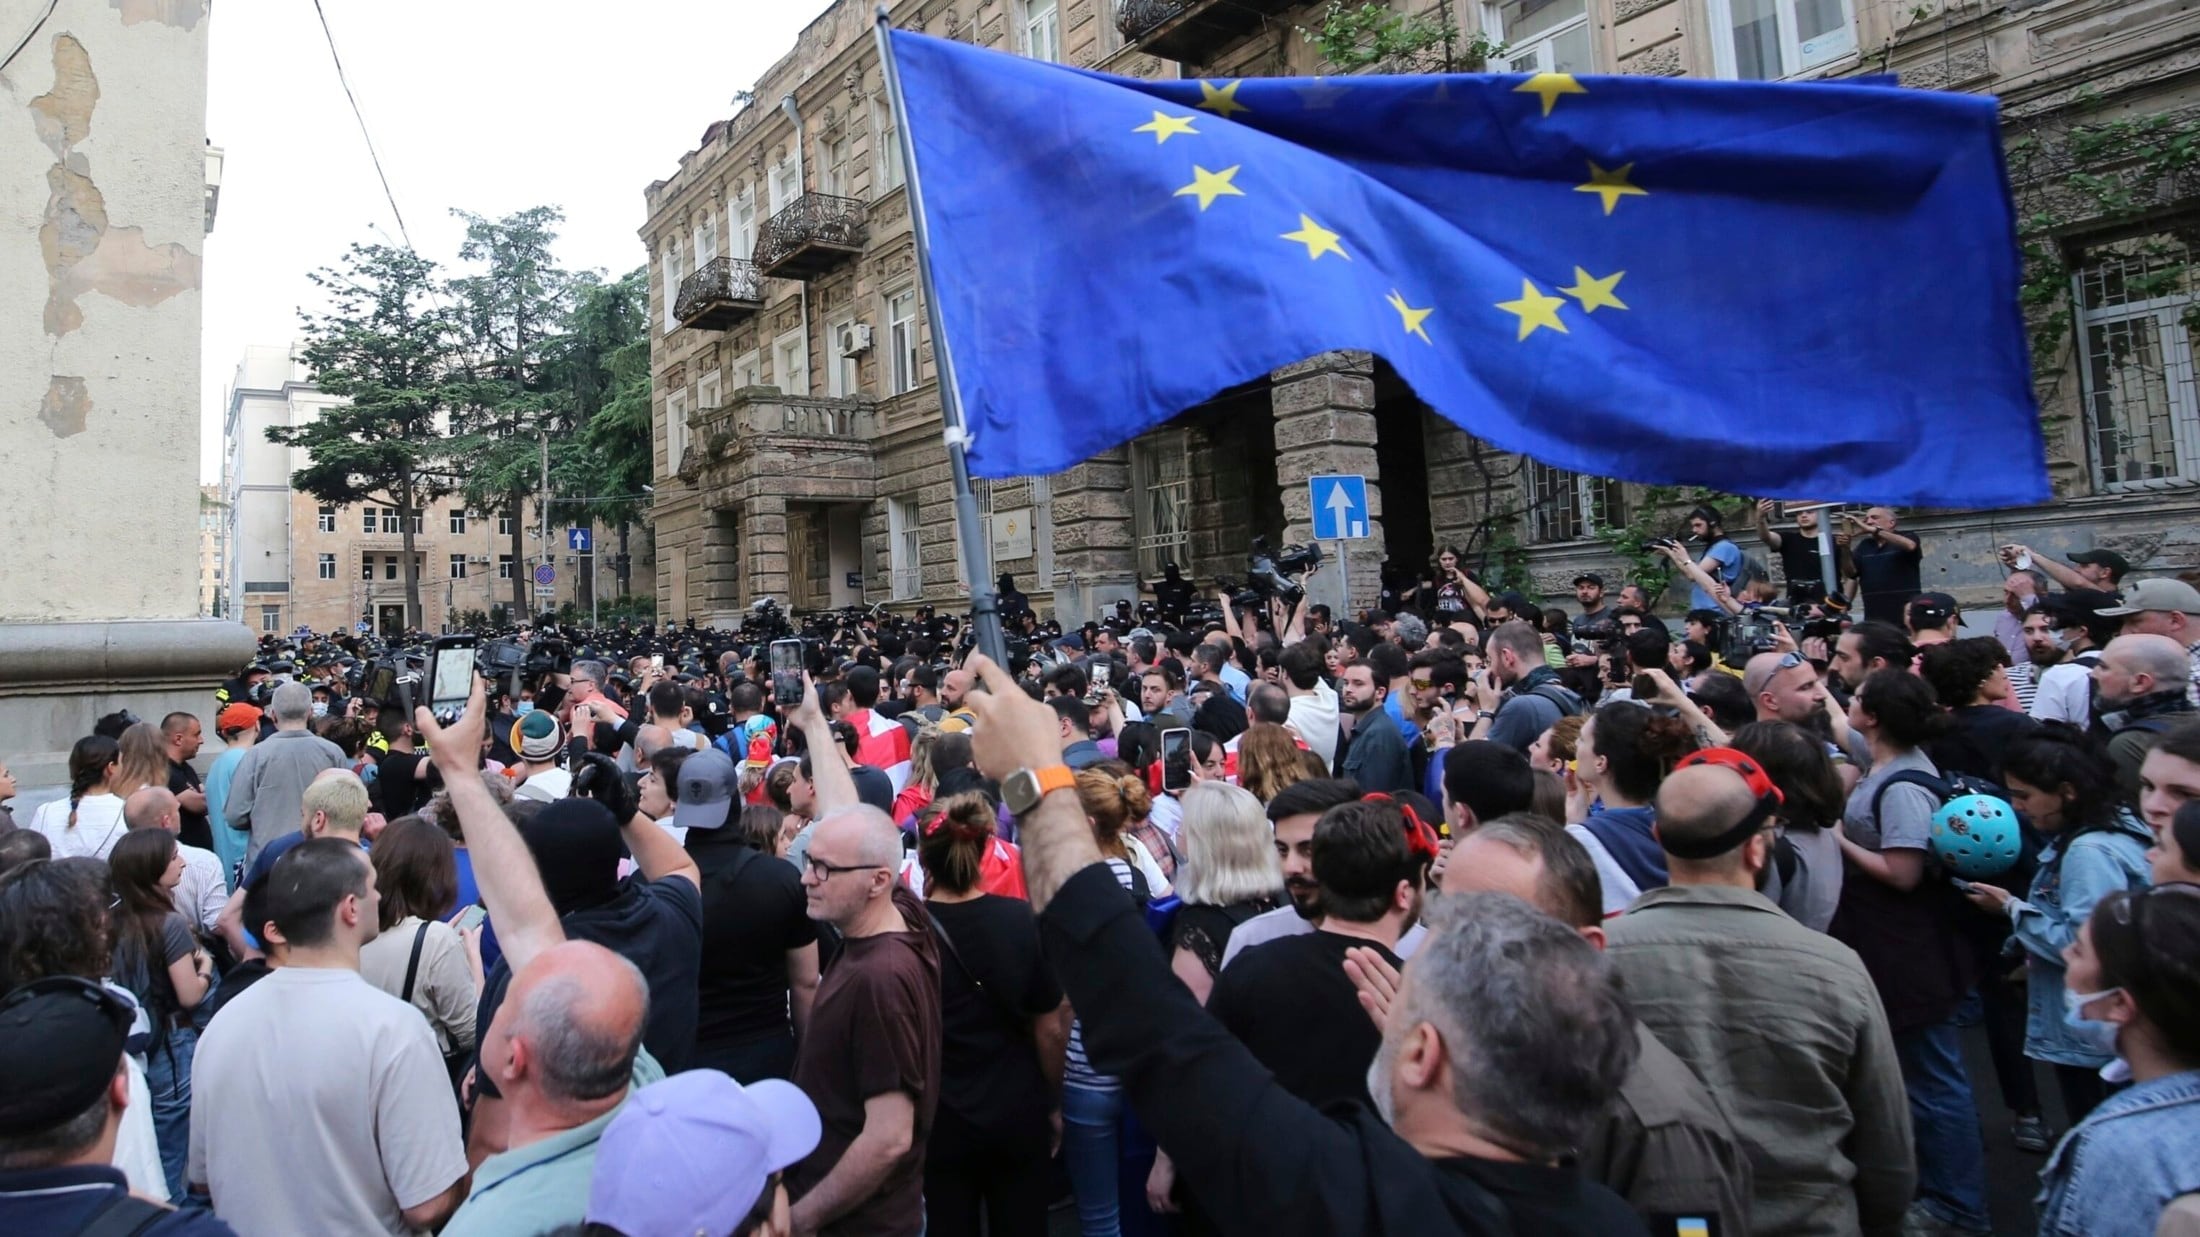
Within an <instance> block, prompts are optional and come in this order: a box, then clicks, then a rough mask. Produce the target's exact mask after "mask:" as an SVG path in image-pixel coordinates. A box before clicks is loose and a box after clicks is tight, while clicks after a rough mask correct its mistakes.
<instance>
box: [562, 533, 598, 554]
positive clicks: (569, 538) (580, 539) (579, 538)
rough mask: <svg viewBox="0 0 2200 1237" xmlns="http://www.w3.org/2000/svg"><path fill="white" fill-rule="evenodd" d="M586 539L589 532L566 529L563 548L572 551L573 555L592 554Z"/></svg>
mask: <svg viewBox="0 0 2200 1237" xmlns="http://www.w3.org/2000/svg"><path fill="white" fill-rule="evenodd" d="M588 538H589V530H587V529H585V528H568V529H566V530H565V548H566V549H568V550H571V551H573V552H574V553H575V554H589V553H593V551H591V550H590V549H589V548H588V546H589V542H588Z"/></svg>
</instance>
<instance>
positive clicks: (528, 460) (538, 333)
mask: <svg viewBox="0 0 2200 1237" xmlns="http://www.w3.org/2000/svg"><path fill="white" fill-rule="evenodd" d="M453 213H454V214H456V215H457V216H458V217H459V218H461V219H464V220H465V221H466V239H465V240H464V242H462V243H461V244H460V245H459V250H458V256H459V260H460V261H462V262H465V263H468V264H470V270H469V271H468V273H466V274H464V275H460V276H458V277H456V278H454V279H452V280H451V281H450V295H451V297H452V298H453V299H454V300H456V301H457V303H458V304H457V308H456V309H455V310H454V313H455V315H456V316H457V318H458V321H459V322H460V324H461V327H462V330H463V339H464V358H465V359H464V364H463V366H462V368H463V374H462V375H461V376H460V377H459V378H458V380H457V381H458V382H459V383H460V384H461V385H462V387H463V389H464V391H465V399H464V404H463V407H462V408H461V410H460V413H459V416H458V418H457V420H456V423H455V426H454V428H455V429H456V430H457V432H458V435H459V443H458V449H457V452H456V455H457V459H458V464H459V469H460V472H461V474H462V476H463V488H464V491H465V495H466V501H467V503H468V504H469V505H471V506H474V507H479V508H481V509H483V510H491V511H496V512H499V513H500V514H503V515H507V516H510V517H512V561H513V562H515V563H522V564H524V563H529V562H531V561H533V556H531V555H529V554H528V553H527V552H526V537H527V535H528V533H529V532H531V531H539V530H530V529H528V528H527V527H526V523H527V518H526V517H527V499H528V496H529V495H532V494H534V493H536V492H537V491H538V489H539V487H540V485H541V481H542V464H541V440H542V436H544V435H548V436H550V438H551V440H552V444H553V448H552V449H553V453H555V452H556V451H557V450H558V448H559V446H560V444H563V443H565V442H567V441H569V439H570V437H571V435H572V434H573V433H574V431H575V430H576V429H578V421H577V419H576V417H575V415H574V414H575V410H574V408H573V405H572V401H571V400H570V398H568V394H567V392H566V391H565V390H564V389H563V388H562V387H561V385H560V383H559V382H558V379H557V365H558V362H559V360H560V358H561V357H562V355H563V353H564V350H565V349H566V347H567V343H568V322H569V319H570V318H571V316H572V314H573V308H574V305H575V303H576V299H577V297H578V296H579V294H580V292H581V290H582V289H583V288H584V287H586V286H587V285H588V284H590V283H592V282H593V279H594V277H593V276H592V275H584V274H583V275H577V274H575V273H573V272H571V271H568V270H566V269H564V268H563V267H561V266H559V265H558V263H557V259H556V257H555V255H553V254H552V252H551V249H552V247H553V246H554V245H555V244H556V243H557V239H558V232H557V228H558V225H559V224H561V223H563V222H564V221H565V215H564V212H562V211H560V210H559V209H558V208H557V207H554V206H532V207H529V208H527V209H526V210H522V211H518V212H515V213H513V214H510V215H506V216H504V217H503V218H501V219H490V218H488V217H486V216H482V215H476V214H473V213H471V212H468V211H455V212H453ZM553 548H554V547H552V546H542V547H539V552H540V553H543V554H548V553H550V552H551V551H552V549H553ZM526 575H527V573H526V572H525V571H523V570H522V571H515V572H513V573H512V605H513V607H514V610H515V612H517V613H525V612H526V611H527V609H528V605H527V596H526V591H527V581H526V579H525V577H526Z"/></svg>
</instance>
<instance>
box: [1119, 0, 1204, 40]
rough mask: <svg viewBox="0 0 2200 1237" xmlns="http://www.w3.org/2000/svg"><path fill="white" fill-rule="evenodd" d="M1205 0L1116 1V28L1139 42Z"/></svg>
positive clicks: (1125, 36)
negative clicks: (1157, 27)
mask: <svg viewBox="0 0 2200 1237" xmlns="http://www.w3.org/2000/svg"><path fill="white" fill-rule="evenodd" d="M1204 2H1205V0H1116V5H1115V28H1116V29H1117V30H1119V31H1121V32H1122V34H1123V37H1124V38H1126V39H1129V40H1131V41H1132V42H1134V43H1135V42H1137V41H1138V40H1139V39H1140V38H1142V37H1143V36H1144V35H1145V33H1146V32H1147V31H1149V30H1151V29H1153V28H1154V27H1155V26H1158V25H1160V24H1161V23H1162V22H1165V21H1167V20H1169V19H1170V18H1172V17H1175V16H1176V15H1178V14H1180V13H1183V12H1186V11H1188V10H1190V9H1193V8H1195V7H1197V6H1198V5H1200V4H1201V3H1204Z"/></svg>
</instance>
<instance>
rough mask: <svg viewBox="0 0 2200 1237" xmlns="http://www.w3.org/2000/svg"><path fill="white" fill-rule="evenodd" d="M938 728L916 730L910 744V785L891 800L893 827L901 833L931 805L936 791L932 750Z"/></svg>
mask: <svg viewBox="0 0 2200 1237" xmlns="http://www.w3.org/2000/svg"><path fill="white" fill-rule="evenodd" d="M939 741H940V728H939V727H938V726H936V725H934V724H932V723H931V722H923V723H920V724H919V725H918V726H917V733H916V737H915V738H912V739H911V740H909V784H908V785H906V786H904V787H902V788H901V793H900V794H899V795H896V796H894V810H893V813H892V815H893V818H894V823H895V824H897V825H899V826H901V827H902V828H903V829H907V828H908V827H909V822H910V821H913V820H915V819H916V818H917V813H918V812H920V811H923V810H924V805H925V804H927V803H930V802H932V796H933V794H934V793H936V792H937V791H938V789H939V785H940V777H939V773H938V772H937V771H936V770H935V769H934V768H933V762H932V749H933V748H934V747H935V746H937V745H938V744H939Z"/></svg>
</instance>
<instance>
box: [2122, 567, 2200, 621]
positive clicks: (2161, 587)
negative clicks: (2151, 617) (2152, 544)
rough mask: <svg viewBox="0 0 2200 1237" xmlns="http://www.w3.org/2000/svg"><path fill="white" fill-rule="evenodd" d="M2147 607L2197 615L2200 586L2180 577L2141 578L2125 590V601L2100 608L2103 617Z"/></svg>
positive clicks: (2142, 612) (2146, 609)
mask: <svg viewBox="0 0 2200 1237" xmlns="http://www.w3.org/2000/svg"><path fill="white" fill-rule="evenodd" d="M2150 610H2160V611H2163V612H2165V613H2176V614H2193V615H2200V589H2196V588H2194V587H2193V586H2192V585H2190V584H2187V583H2185V582H2184V581H2183V580H2173V579H2169V578H2166V577H2165V578H2163V579H2159V580H2141V581H2139V582H2138V583H2136V584H2132V585H2128V586H2126V587H2125V589H2124V604H2122V605H2120V606H2115V607H2113V608H2110V609H2106V610H2102V611H2100V612H2099V613H2100V615H2101V617H2102V618H2122V617H2123V616H2125V615H2127V614H2145V613H2146V612H2148V611H2150Z"/></svg>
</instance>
